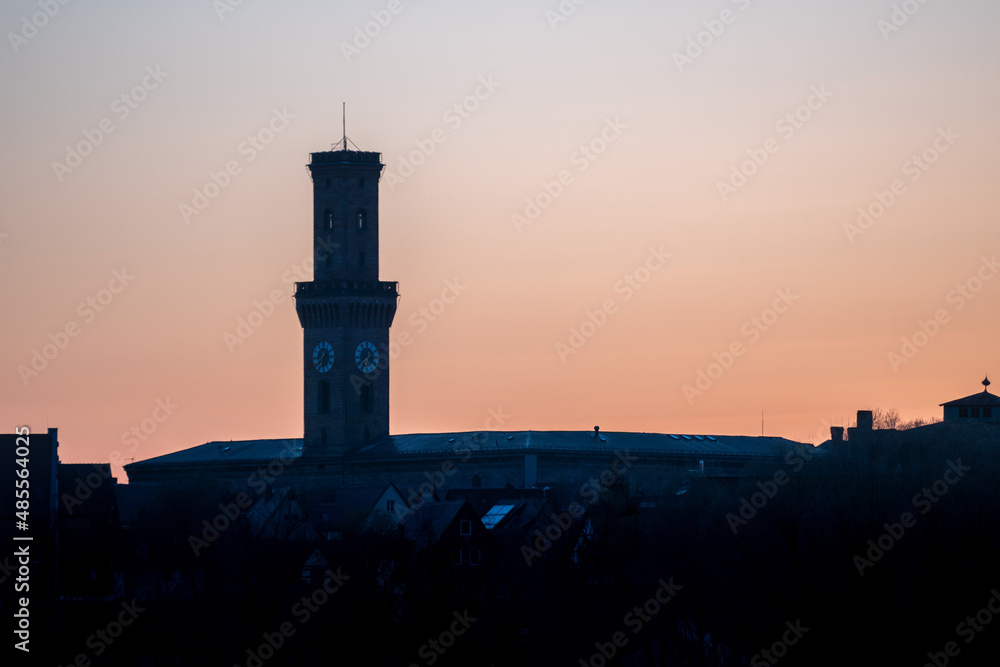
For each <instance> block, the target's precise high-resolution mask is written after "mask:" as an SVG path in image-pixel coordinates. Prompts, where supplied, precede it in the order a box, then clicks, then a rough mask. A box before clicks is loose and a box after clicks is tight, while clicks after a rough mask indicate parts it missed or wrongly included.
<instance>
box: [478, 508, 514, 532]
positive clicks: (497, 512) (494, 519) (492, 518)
mask: <svg viewBox="0 0 1000 667" xmlns="http://www.w3.org/2000/svg"><path fill="white" fill-rule="evenodd" d="M512 509H514V506H513V505H494V506H493V507H491V508H490V511H489V512H487V513H486V514H485V515H483V525H484V526H486V529H487V530H493V529H494V528H495V527H496V525H497V524H498V523H500V522H501V521H503V519H504V517H505V516H507V515H508V514H510V511H511V510H512Z"/></svg>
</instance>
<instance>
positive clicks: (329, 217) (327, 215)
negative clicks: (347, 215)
mask: <svg viewBox="0 0 1000 667" xmlns="http://www.w3.org/2000/svg"><path fill="white" fill-rule="evenodd" d="M323 228H324V229H326V230H331V229H333V211H331V210H330V209H326V210H324V211H323Z"/></svg>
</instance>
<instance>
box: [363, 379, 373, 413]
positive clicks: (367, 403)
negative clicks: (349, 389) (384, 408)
mask: <svg viewBox="0 0 1000 667" xmlns="http://www.w3.org/2000/svg"><path fill="white" fill-rule="evenodd" d="M371 411H372V383H371V382H366V383H365V384H363V385H361V412H371Z"/></svg>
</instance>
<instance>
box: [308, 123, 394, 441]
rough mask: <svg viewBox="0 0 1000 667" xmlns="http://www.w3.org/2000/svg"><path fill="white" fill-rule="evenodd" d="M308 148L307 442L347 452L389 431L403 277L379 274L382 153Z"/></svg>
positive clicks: (345, 143)
mask: <svg viewBox="0 0 1000 667" xmlns="http://www.w3.org/2000/svg"><path fill="white" fill-rule="evenodd" d="M347 146H348V144H347V137H346V133H345V137H344V141H343V148H342V149H341V150H331V151H324V152H320V153H312V154H311V155H310V162H309V165H308V168H309V172H310V174H311V176H312V182H313V280H312V281H311V282H302V283H296V285H295V310H296V312H297V313H298V316H299V322H300V323H301V324H302V329H303V399H304V442H303V445H304V449H303V455H304V456H307V457H335V456H342V455H343V454H345V453H347V452H350V451H352V450H354V449H357V448H358V447H361V446H364V445H365V444H367V443H369V442H374V441H375V440H377V439H379V438H381V437H382V436H385V435H387V434H388V433H389V326H390V325H391V324H392V320H393V317H394V316H395V314H396V304H397V300H398V298H399V284H398V283H395V282H384V281H380V280H379V255H378V251H379V243H378V230H379V210H378V209H379V207H378V184H379V179H380V178H381V175H382V169H383V167H384V165H383V164H382V160H381V157H382V156H381V154H380V153H375V152H369V151H360V150H357V151H356V150H348V149H347Z"/></svg>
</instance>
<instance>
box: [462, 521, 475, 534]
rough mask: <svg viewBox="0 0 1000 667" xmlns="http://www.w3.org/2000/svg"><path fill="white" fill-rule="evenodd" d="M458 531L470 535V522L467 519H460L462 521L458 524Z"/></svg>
mask: <svg viewBox="0 0 1000 667" xmlns="http://www.w3.org/2000/svg"><path fill="white" fill-rule="evenodd" d="M459 531H460V532H461V533H462V535H472V522H471V521H469V520H468V519H462V522H461V523H460V524H459Z"/></svg>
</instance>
